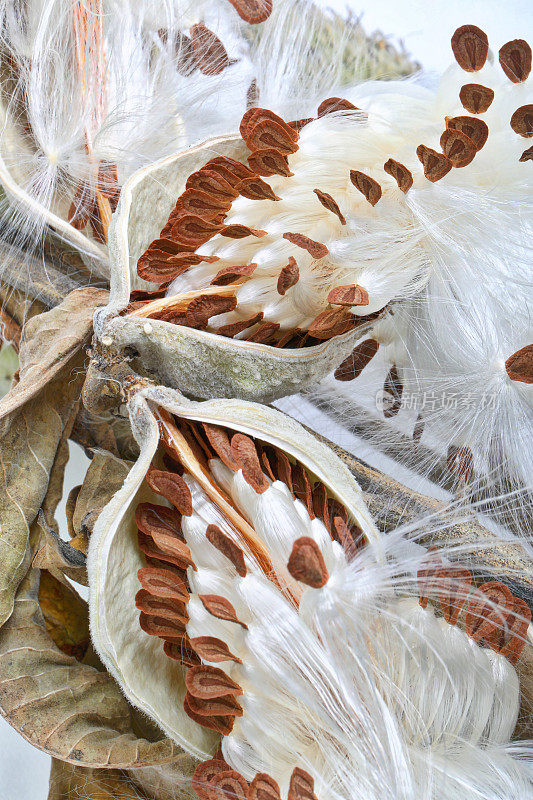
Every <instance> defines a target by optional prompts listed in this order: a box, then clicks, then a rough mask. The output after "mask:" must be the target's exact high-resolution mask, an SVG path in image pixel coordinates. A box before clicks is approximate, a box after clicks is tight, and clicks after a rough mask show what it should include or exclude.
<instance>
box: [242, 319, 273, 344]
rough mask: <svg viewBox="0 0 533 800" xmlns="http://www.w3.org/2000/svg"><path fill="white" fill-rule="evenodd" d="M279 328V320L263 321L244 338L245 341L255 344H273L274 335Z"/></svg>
mask: <svg viewBox="0 0 533 800" xmlns="http://www.w3.org/2000/svg"><path fill="white" fill-rule="evenodd" d="M279 329H280V324H279V322H263V323H262V324H261V325H259V327H258V328H256V329H255V330H254V331H252V333H250V334H249V335H248V336H246V337H245V339H246V341H247V342H255V343H256V344H273V340H274V337H275V335H276V334H277V332H278V331H279Z"/></svg>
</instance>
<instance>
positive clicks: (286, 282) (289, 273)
mask: <svg viewBox="0 0 533 800" xmlns="http://www.w3.org/2000/svg"><path fill="white" fill-rule="evenodd" d="M299 278H300V270H299V269H298V264H297V263H296V259H295V258H293V257H292V256H289V263H288V264H286V265H285V266H284V267H283V269H282V270H281V272H280V273H279V277H278V285H277V289H278V294H281V295H284V294H285V292H286V291H287V289H290V288H291V286H294V285H295V284H296V283H298V280H299Z"/></svg>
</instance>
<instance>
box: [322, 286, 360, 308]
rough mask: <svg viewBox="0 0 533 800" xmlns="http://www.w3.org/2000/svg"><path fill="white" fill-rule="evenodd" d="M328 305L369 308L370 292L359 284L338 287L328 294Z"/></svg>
mask: <svg viewBox="0 0 533 800" xmlns="http://www.w3.org/2000/svg"><path fill="white" fill-rule="evenodd" d="M328 303H331V304H332V305H335V306H367V305H368V292H367V291H366V289H363V287H362V286H359V285H358V284H354V283H351V284H349V285H348V286H336V287H335V288H334V289H332V290H331V291H330V293H329V294H328Z"/></svg>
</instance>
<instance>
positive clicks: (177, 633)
mask: <svg viewBox="0 0 533 800" xmlns="http://www.w3.org/2000/svg"><path fill="white" fill-rule="evenodd" d="M139 625H140V626H141V629H142V630H143V631H144V632H145V633H147V634H148V635H149V636H159V638H161V639H164V638H166V637H167V636H169V637H172V638H179V637H182V636H184V635H185V623H184V622H181V621H180V620H178V619H167V617H159V616H156V615H152V614H145V612H144V611H141V613H140V614H139Z"/></svg>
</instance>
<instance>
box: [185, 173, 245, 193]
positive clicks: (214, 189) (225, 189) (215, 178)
mask: <svg viewBox="0 0 533 800" xmlns="http://www.w3.org/2000/svg"><path fill="white" fill-rule="evenodd" d="M228 177H229V178H230V179H231V182H230V181H227V180H226V179H225V178H224V176H223V175H221V174H220V171H219V170H217V169H207V168H206V167H202V169H199V170H198V171H197V172H193V173H192V174H191V175H189V177H188V178H187V183H186V184H185V188H186V189H198V190H200V191H202V192H206V193H207V194H209V195H211V197H215V198H217V199H218V200H234V199H235V198H236V197H237V195H238V192H237V190H236V188H235V187H234V185H233V183H234V176H232V175H231V174H228Z"/></svg>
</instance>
